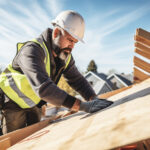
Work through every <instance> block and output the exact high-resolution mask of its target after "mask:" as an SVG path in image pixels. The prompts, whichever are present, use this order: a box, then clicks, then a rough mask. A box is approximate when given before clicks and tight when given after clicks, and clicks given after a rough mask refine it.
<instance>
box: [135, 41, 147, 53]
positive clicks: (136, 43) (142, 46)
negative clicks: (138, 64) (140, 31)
mask: <svg viewBox="0 0 150 150" xmlns="http://www.w3.org/2000/svg"><path fill="white" fill-rule="evenodd" d="M134 46H135V47H136V48H137V49H140V50H142V51H144V52H146V53H149V54H150V48H148V47H146V46H145V45H143V44H141V43H138V42H135V44H134Z"/></svg>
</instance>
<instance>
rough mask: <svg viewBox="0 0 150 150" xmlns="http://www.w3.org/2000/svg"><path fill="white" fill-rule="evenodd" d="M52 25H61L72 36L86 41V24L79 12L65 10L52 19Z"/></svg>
mask: <svg viewBox="0 0 150 150" xmlns="http://www.w3.org/2000/svg"><path fill="white" fill-rule="evenodd" d="M52 25H54V26H55V25H58V26H60V27H61V28H62V29H64V30H65V31H67V32H68V33H69V34H70V35H71V36H72V37H74V38H75V39H77V40H79V41H81V42H83V43H84V41H83V36H84V28H85V24H84V19H83V17H82V16H81V15H80V14H79V13H77V12H74V11H72V10H67V11H63V12H61V13H60V14H58V16H57V17H56V18H55V19H54V20H53V21H52Z"/></svg>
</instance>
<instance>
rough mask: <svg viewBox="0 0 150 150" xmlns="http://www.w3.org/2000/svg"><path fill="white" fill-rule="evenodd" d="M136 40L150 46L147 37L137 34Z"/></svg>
mask: <svg viewBox="0 0 150 150" xmlns="http://www.w3.org/2000/svg"><path fill="white" fill-rule="evenodd" d="M134 40H135V41H137V42H140V43H143V44H145V45H147V46H150V40H148V39H145V38H143V37H141V36H139V35H135V36H134Z"/></svg>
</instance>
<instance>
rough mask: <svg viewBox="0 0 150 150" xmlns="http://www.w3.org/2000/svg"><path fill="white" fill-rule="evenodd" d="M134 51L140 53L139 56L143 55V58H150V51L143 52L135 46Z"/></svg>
mask: <svg viewBox="0 0 150 150" xmlns="http://www.w3.org/2000/svg"><path fill="white" fill-rule="evenodd" d="M134 52H135V53H137V54H139V55H141V56H143V57H145V58H148V59H150V53H147V52H144V51H142V50H139V49H137V48H135V50H134Z"/></svg>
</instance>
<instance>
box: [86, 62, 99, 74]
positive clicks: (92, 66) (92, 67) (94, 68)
mask: <svg viewBox="0 0 150 150" xmlns="http://www.w3.org/2000/svg"><path fill="white" fill-rule="evenodd" d="M87 71H92V72H95V73H96V72H97V65H96V63H95V61H94V60H91V61H90V63H89V65H88V67H87Z"/></svg>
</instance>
